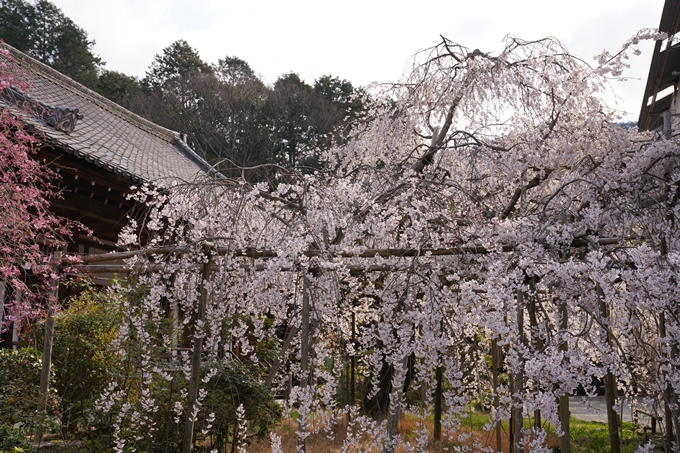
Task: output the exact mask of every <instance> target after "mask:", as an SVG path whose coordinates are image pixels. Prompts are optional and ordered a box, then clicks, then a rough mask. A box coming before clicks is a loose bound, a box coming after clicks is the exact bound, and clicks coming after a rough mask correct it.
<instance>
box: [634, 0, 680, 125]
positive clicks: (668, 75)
mask: <svg viewBox="0 0 680 453" xmlns="http://www.w3.org/2000/svg"><path fill="white" fill-rule="evenodd" d="M659 31H663V32H665V33H667V34H668V36H670V37H671V38H672V39H668V40H664V41H657V42H656V44H655V47H654V53H653V54H652V63H651V65H650V68H649V75H648V77H647V85H646V86H645V93H644V95H643V98H642V107H641V109H640V117H639V119H638V127H639V128H640V130H654V129H658V128H663V129H665V132H666V133H670V131H671V130H672V129H678V128H677V124H678V118H679V116H678V115H679V114H680V105H679V103H678V100H677V98H678V90H679V89H680V40H679V38H680V33H679V32H680V0H666V2H665V3H664V7H663V12H662V13H661V21H660V22H659ZM676 34H677V35H678V36H676ZM673 38H674V39H673ZM674 125H675V126H674Z"/></svg>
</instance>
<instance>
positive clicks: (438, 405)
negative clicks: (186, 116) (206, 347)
mask: <svg viewBox="0 0 680 453" xmlns="http://www.w3.org/2000/svg"><path fill="white" fill-rule="evenodd" d="M628 239H630V238H599V239H597V240H596V241H594V242H596V243H597V244H599V245H616V244H619V243H621V242H623V241H626V240H628ZM588 244H589V242H588V240H587V239H586V235H585V234H582V235H576V239H574V241H573V242H572V244H571V246H572V247H582V246H587V245H588ZM192 250H194V248H192V247H190V246H175V245H170V246H161V247H152V248H148V249H141V250H133V251H125V252H112V253H106V254H97V255H85V256H82V257H80V260H81V262H82V263H83V264H77V265H73V264H69V265H68V267H69V268H70V269H73V271H74V272H77V273H85V274H95V275H96V274H104V273H121V274H127V273H130V272H149V271H159V270H163V269H164V268H165V266H166V265H165V264H164V263H163V262H160V261H155V260H149V261H147V262H146V263H135V264H115V263H105V264H102V263H103V262H105V261H120V260H125V259H130V258H135V257H146V258H152V257H158V256H159V255H160V256H162V255H170V254H184V253H187V252H189V251H192ZM515 250H516V246H514V245H512V244H505V245H502V246H500V247H498V249H496V250H489V249H487V248H485V247H483V246H464V247H452V248H385V249H366V250H363V251H361V252H358V253H356V252H350V251H335V252H331V251H320V250H306V251H303V252H302V255H303V256H305V257H306V258H315V257H324V258H329V259H337V260H345V259H352V258H355V259H356V258H361V259H368V258H376V257H385V258H387V257H396V258H415V257H423V258H432V257H442V256H460V255H482V254H491V253H509V252H513V251H515ZM210 255H222V256H227V255H228V256H231V257H235V258H249V259H270V258H276V257H278V254H277V253H276V252H275V251H272V250H262V249H234V248H229V247H212V248H210ZM196 266H197V269H198V267H199V265H196ZM213 266H214V263H213V260H212V259H209V260H208V262H207V263H206V264H204V265H202V266H201V267H202V275H203V278H202V282H203V281H205V280H207V279H208V277H209V275H210V273H211V271H212V267H213ZM315 266H318V264H315ZM425 266H427V264H425ZM238 267H239V268H241V269H248V270H255V271H261V270H264V269H265V265H263V264H246V263H242V264H239V265H238ZM344 268H345V269H347V270H348V271H349V272H350V273H355V274H356V273H366V272H377V271H390V272H395V271H408V270H409V269H411V268H412V267H411V266H403V265H402V266H399V265H394V264H389V265H388V264H366V265H359V264H355V263H353V264H349V265H345V267H344ZM296 270H297V269H296V268H294V267H282V268H280V271H282V272H290V271H296ZM477 292H483V291H481V290H478V291H477ZM207 297H208V296H207V291H206V290H205V288H204V287H203V284H202V283H201V295H200V297H199V307H198V311H197V322H200V321H202V320H203V316H204V311H205V304H206V301H207ZM522 298H523V293H522V292H521V291H519V292H518V299H522ZM303 299H304V300H305V301H306V303H304V301H303V312H302V326H301V327H300V329H299V330H301V332H302V335H303V343H304V344H303V354H302V361H303V363H302V364H301V367H302V369H303V371H305V370H306V368H307V367H308V365H307V361H308V357H307V354H308V352H309V348H310V345H309V344H308V343H309V342H308V341H306V340H305V338H304V337H306V335H305V332H309V327H310V326H309V294H308V284H307V283H306V279H305V285H304V293H303ZM305 307H306V308H305ZM522 311H523V309H522ZM519 315H520V314H519V308H518V316H519ZM522 316H523V315H522ZM49 319H50V316H49V315H48V322H49ZM52 320H53V317H52ZM565 322H566V320H565V319H563V323H565ZM520 327H521V328H523V327H522V325H520ZM353 328H354V324H353ZM297 331H298V329H293V331H291V332H290V333H289V334H288V337H287V338H286V340H285V341H286V343H289V342H290V340H291V339H292V337H293V336H294V335H295V334H297ZM45 341H46V346H45V354H44V355H43V368H44V370H43V375H42V376H41V392H42V388H43V385H44V386H45V387H46V384H47V381H48V379H49V367H50V362H51V347H50V348H48V347H47V341H48V339H47V335H46V339H45ZM50 341H51V338H50ZM565 347H566V344H564V345H561V348H565ZM305 352H306V353H307V354H306V353H305ZM491 354H492V358H493V360H492V376H493V383H494V388H496V387H497V386H498V384H497V383H498V373H499V368H500V360H501V358H500V354H499V351H498V347H497V346H496V342H495V340H493V341H492V348H491ZM352 359H354V358H352ZM200 366H201V342H200V341H195V342H194V348H193V354H192V367H191V377H190V381H189V382H190V386H189V393H188V408H187V420H186V426H185V436H184V452H185V453H189V452H190V449H191V443H192V440H193V427H194V420H193V417H192V413H193V408H194V405H195V403H196V400H197V395H198V380H199V374H200ZM45 367H46V369H47V373H45ZM276 368H278V367H276V366H275V368H274V369H273V370H272V371H273V372H270V373H269V374H270V375H269V376H268V377H267V383H268V384H271V382H272V380H273V377H274V373H275V369H276ZM354 368H355V367H354V360H353V361H352V389H351V401H352V402H354V401H355V398H356V396H355V389H354V385H355V381H354V375H353V374H354ZM441 368H442V367H441V366H439V367H438V368H437V370H436V379H437V387H436V389H435V426H434V430H435V438H437V439H438V438H440V436H441V411H442V401H441V400H442V391H441V384H442V381H443V375H442V369H441ZM43 380H45V382H44V383H43ZM305 383H306V381H305V380H303V385H304V384H305ZM515 386H516V387H518V388H515V390H519V389H521V387H522V377H521V376H516V377H515ZM495 404H496V405H498V404H499V401H498V396H496V400H495ZM568 405H569V400H568V398H566V397H565V398H560V418H561V421H562V423H563V425H564V426H563V429H564V431H565V436H564V437H565V438H566V439H565V438H563V439H562V443H561V446H562V451H563V452H568V451H570V445H569V439H568V436H569V418H568V414H569V407H568ZM41 409H42V412H44V407H41ZM512 418H513V423H511V425H512V427H513V429H511V436H512V437H514V439H511V446H512V447H515V450H516V444H519V442H521V437H520V432H521V431H520V430H521V427H522V418H523V417H522V413H521V409H517V410H513V414H512ZM391 421H392V422H396V421H394V420H391ZM614 430H616V427H614ZM36 438H38V436H36ZM496 442H497V448H498V450H499V451H500V449H501V431H500V425H498V426H497V427H496ZM301 447H302V448H304V445H301ZM516 451H517V450H516Z"/></svg>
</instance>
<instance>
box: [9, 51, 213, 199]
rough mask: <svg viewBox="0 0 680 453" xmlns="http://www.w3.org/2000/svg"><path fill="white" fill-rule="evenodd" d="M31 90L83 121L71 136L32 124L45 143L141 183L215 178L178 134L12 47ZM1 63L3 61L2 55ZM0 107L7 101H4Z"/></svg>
mask: <svg viewBox="0 0 680 453" xmlns="http://www.w3.org/2000/svg"><path fill="white" fill-rule="evenodd" d="M6 47H7V49H8V50H9V51H10V54H11V55H12V57H13V59H14V63H15V64H16V65H17V66H18V68H19V74H20V77H21V78H25V79H27V82H28V84H29V86H30V88H29V89H28V93H25V94H27V95H28V96H30V97H31V98H32V99H33V100H35V101H38V102H42V103H44V104H47V105H50V106H67V107H71V108H77V109H78V110H79V113H80V114H82V115H83V118H82V119H80V120H78V122H77V124H76V127H75V130H73V131H72V132H71V133H70V134H67V133H65V132H60V131H59V130H56V129H54V128H52V127H50V126H48V125H47V124H45V122H44V121H41V120H39V119H37V118H33V117H31V118H30V119H29V120H30V122H31V123H33V124H34V125H35V127H36V128H38V129H39V130H40V131H41V132H42V133H44V134H45V138H44V139H43V141H44V142H46V143H49V144H51V145H53V146H56V147H59V148H62V149H64V150H66V151H67V152H69V153H72V154H74V155H76V156H77V157H80V158H81V159H85V160H87V161H89V162H93V163H95V164H96V165H98V166H100V167H103V168H105V169H107V170H108V171H111V172H114V173H118V174H121V175H123V176H125V177H127V178H130V179H132V180H133V181H136V182H150V183H153V184H156V185H160V186H171V185H174V184H177V183H180V182H188V181H194V180H196V179H197V178H198V177H201V176H204V175H205V174H207V173H211V172H212V170H211V167H210V165H208V164H207V163H206V162H205V161H204V160H203V159H201V158H200V157H199V156H198V155H197V154H196V153H195V152H194V151H192V150H191V149H190V148H189V147H188V146H187V145H186V144H185V143H184V142H183V141H182V140H181V139H180V136H179V134H178V133H177V132H174V131H171V130H169V129H165V128H163V127H161V126H159V125H157V124H154V123H152V122H150V121H147V120H145V119H144V118H141V117H140V116H137V115H135V114H134V113H132V112H130V111H128V110H126V109H124V108H123V107H121V106H119V105H118V104H115V103H114V102H111V101H109V100H108V99H106V98H104V97H103V96H101V95H99V94H97V93H95V92H94V91H92V90H90V89H88V88H85V87H84V86H82V85H80V84H79V83H77V82H75V81H73V80H71V79H70V78H68V77H66V76H65V75H63V74H61V73H59V72H57V71H55V70H54V69H52V68H50V67H49V66H47V65H44V64H42V63H40V62H38V61H36V60H34V59H33V58H31V57H29V56H27V55H25V54H23V53H21V52H19V51H18V50H16V49H14V48H12V47H10V46H7V45H6ZM0 58H2V57H1V56H0ZM0 104H8V102H7V101H6V100H5V99H3V98H2V97H0Z"/></svg>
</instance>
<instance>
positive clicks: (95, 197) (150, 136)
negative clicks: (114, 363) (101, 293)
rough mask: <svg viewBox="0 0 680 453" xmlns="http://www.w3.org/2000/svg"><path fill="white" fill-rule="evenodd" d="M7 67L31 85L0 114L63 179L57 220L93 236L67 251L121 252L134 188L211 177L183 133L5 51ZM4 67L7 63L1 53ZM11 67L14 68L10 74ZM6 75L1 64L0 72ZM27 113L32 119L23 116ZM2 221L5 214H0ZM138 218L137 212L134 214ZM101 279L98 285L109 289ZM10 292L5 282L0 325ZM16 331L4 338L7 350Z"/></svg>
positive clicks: (9, 95) (12, 95) (10, 91)
mask: <svg viewBox="0 0 680 453" xmlns="http://www.w3.org/2000/svg"><path fill="white" fill-rule="evenodd" d="M6 48H7V49H8V50H9V53H10V56H11V59H12V60H13V61H12V62H11V63H9V64H6V65H4V66H5V68H6V70H11V71H12V72H13V76H15V77H18V78H19V79H20V80H23V81H25V82H26V87H28V88H26V87H24V88H21V89H20V88H16V87H10V88H6V89H4V90H2V91H0V109H6V108H9V109H10V111H12V112H13V113H14V114H16V115H18V116H20V117H22V119H23V121H24V123H25V124H26V127H27V128H28V129H29V130H32V131H33V132H34V133H35V135H36V136H37V137H38V138H39V140H40V141H41V143H42V146H41V147H40V149H39V150H38V153H37V155H36V157H37V159H39V160H41V161H43V162H44V163H46V164H47V165H48V166H49V167H51V168H52V169H53V170H55V171H56V172H58V173H59V174H60V175H61V178H60V181H59V187H60V189H61V191H62V194H63V198H62V199H59V200H53V201H52V204H51V209H52V211H53V212H54V213H55V214H58V215H60V216H63V217H66V218H69V219H72V220H77V221H79V222H81V223H82V224H83V225H85V226H86V227H87V228H89V229H90V230H91V231H92V233H93V234H92V236H88V235H84V234H78V235H76V236H75V237H74V238H73V241H72V242H71V243H70V244H68V246H67V251H68V252H72V253H80V254H98V253H105V252H107V251H111V250H115V249H116V241H117V239H118V235H119V233H120V231H121V229H122V228H123V226H125V225H126V224H127V223H128V215H130V214H131V212H132V211H133V210H134V208H135V202H134V201H132V200H130V199H129V198H128V195H130V194H131V193H132V192H133V189H132V187H133V186H139V185H140V184H150V185H153V186H156V187H159V188H166V189H168V190H172V187H173V186H176V185H178V184H182V183H186V182H192V181H195V180H196V179H197V178H201V177H205V176H206V175H209V174H211V173H212V172H213V170H212V169H211V167H210V166H209V165H208V164H207V163H206V162H205V161H204V160H203V159H201V158H200V157H199V156H198V155H196V153H194V152H193V151H192V150H191V149H190V148H189V147H188V146H187V145H186V143H184V140H183V139H182V136H181V134H179V133H177V132H174V131H171V130H168V129H165V128H163V127H160V126H158V125H157V124H154V123H152V122H150V121H147V120H145V119H143V118H141V117H139V116H137V115H135V114H133V113H131V112H129V111H128V110H126V109H124V108H122V107H120V106H119V105H117V104H115V103H113V102H111V101H109V100H108V99H106V98H104V97H102V96H100V95H99V94H97V93H95V92H93V91H91V90H89V89H88V88H85V87H84V86H82V85H80V84H79V83H77V82H75V81H73V80H71V79H69V78H68V77H66V76H64V75H63V74H60V73H59V72H57V71H55V70H54V69H52V68H50V67H49V66H46V65H44V64H42V63H40V62H38V61H36V60H34V59H33V58H31V57H29V56H27V55H25V54H23V53H22V52H19V51H18V50H16V49H13V48H11V47H10V46H6ZM0 59H4V60H5V61H4V62H3V61H0V63H8V61H7V59H6V57H5V56H3V55H0ZM7 68H9V69H7ZM0 70H2V66H0ZM26 112H30V113H26ZM0 215H1V214H0ZM133 215H134V214H133ZM111 276H112V275H101V276H99V278H98V279H96V280H95V281H96V282H97V283H105V282H106V281H107V277H111ZM10 292H11V288H6V287H5V284H4V282H0V323H1V322H2V317H3V314H4V304H3V303H4V301H5V300H6V297H9V295H10ZM14 330H15V331H14V333H13V334H11V333H9V332H8V333H5V334H4V335H3V340H5V341H3V342H2V343H3V344H4V346H5V347H6V346H7V345H8V344H9V342H8V341H6V340H9V339H10V338H12V337H13V338H12V343H15V344H16V341H17V338H18V337H17V328H16V326H15V329H14Z"/></svg>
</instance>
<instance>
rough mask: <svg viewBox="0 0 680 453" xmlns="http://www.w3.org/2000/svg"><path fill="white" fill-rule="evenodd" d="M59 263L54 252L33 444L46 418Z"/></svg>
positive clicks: (40, 440) (41, 433)
mask: <svg viewBox="0 0 680 453" xmlns="http://www.w3.org/2000/svg"><path fill="white" fill-rule="evenodd" d="M60 263H61V252H60V251H57V252H54V255H52V266H53V268H54V269H53V271H54V274H55V275H56V276H57V277H56V281H53V282H52V284H53V285H54V292H53V294H52V298H53V300H48V301H47V304H48V305H47V320H46V321H45V339H44V341H43V353H42V371H41V372H40V393H39V394H38V423H37V425H36V427H35V443H37V444H40V443H41V442H42V440H43V424H44V423H45V418H46V416H47V391H48V388H49V383H50V372H51V368H52V340H53V335H54V315H55V312H56V305H57V303H58V298H59V264H60Z"/></svg>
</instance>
